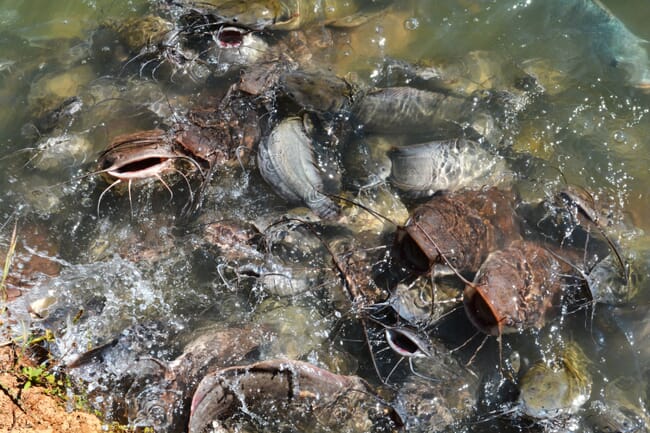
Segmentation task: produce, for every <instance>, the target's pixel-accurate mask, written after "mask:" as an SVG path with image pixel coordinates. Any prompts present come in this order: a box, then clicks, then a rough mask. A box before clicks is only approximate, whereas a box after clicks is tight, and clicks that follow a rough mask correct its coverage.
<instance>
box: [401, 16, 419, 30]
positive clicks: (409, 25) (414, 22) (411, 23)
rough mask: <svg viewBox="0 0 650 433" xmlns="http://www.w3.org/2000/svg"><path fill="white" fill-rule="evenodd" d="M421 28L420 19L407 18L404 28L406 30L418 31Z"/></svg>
mask: <svg viewBox="0 0 650 433" xmlns="http://www.w3.org/2000/svg"><path fill="white" fill-rule="evenodd" d="M419 26H420V21H418V19H417V18H415V17H411V18H407V19H406V20H405V21H404V28H405V29H406V30H415V29H417V28H418V27H419Z"/></svg>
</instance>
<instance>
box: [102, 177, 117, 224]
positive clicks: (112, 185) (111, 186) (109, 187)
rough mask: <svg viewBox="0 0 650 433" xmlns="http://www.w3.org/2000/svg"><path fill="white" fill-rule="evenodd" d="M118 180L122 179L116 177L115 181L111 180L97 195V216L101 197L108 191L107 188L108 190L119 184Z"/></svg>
mask: <svg viewBox="0 0 650 433" xmlns="http://www.w3.org/2000/svg"><path fill="white" fill-rule="evenodd" d="M120 182H122V180H121V179H117V180H116V181H115V182H113V183H112V184H110V185H109V186H108V187H107V188H105V189H104V191H102V193H101V194H100V195H99V199H98V200H97V218H99V206H100V205H101V203H102V198H103V197H104V194H106V193H107V192H108V190H110V189H111V188H113V187H114V186H116V185H117V184H119V183H120Z"/></svg>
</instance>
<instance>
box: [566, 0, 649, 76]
mask: <svg viewBox="0 0 650 433" xmlns="http://www.w3.org/2000/svg"><path fill="white" fill-rule="evenodd" d="M572 13H574V14H575V15H576V16H577V17H583V19H584V20H585V21H586V24H587V25H589V30H588V32H589V33H593V35H594V37H593V38H591V42H592V44H593V45H594V51H595V52H596V53H597V54H598V55H599V57H601V59H602V61H603V63H604V64H605V65H607V66H611V67H614V68H616V69H622V70H623V71H624V72H625V74H626V78H627V80H628V82H629V83H630V84H631V85H632V86H635V87H639V88H644V89H649V88H650V59H649V58H648V51H647V50H646V48H645V47H644V45H646V46H647V42H646V41H644V40H643V39H641V38H639V37H638V36H636V35H635V34H634V33H632V32H631V31H630V30H629V29H628V28H627V26H625V24H624V23H623V22H622V21H621V20H620V19H619V18H617V17H616V16H615V15H614V14H613V13H612V12H611V11H610V10H609V9H607V7H606V6H605V5H603V4H602V3H601V2H600V1H598V0H578V1H577V2H576V4H575V5H574V6H573V10H572Z"/></svg>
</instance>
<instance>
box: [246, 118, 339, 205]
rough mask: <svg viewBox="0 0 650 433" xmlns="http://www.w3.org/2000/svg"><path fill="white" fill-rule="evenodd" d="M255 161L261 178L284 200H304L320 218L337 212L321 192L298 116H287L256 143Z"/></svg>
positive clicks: (309, 140)
mask: <svg viewBox="0 0 650 433" xmlns="http://www.w3.org/2000/svg"><path fill="white" fill-rule="evenodd" d="M257 164H258V166H259V169H260V173H261V174H262V177H263V178H264V180H266V182H267V183H268V184H269V185H271V186H272V187H273V189H274V190H275V191H276V192H277V193H278V195H280V196H282V197H283V198H285V199H286V200H287V201H289V202H293V203H304V204H306V205H307V206H308V207H309V208H310V209H312V210H313V211H314V212H315V213H316V214H317V215H318V216H320V217H322V218H331V217H333V216H335V215H336V214H338V212H339V207H338V206H337V205H336V204H335V203H334V202H333V201H332V200H331V199H330V198H329V197H327V196H326V195H324V194H323V193H321V191H322V190H323V180H322V178H321V175H320V173H319V172H318V169H317V168H316V166H315V165H314V151H313V148H312V145H311V138H310V137H309V136H308V135H307V133H306V132H305V129H304V126H303V122H302V119H300V118H298V117H291V118H287V119H285V120H283V121H282V122H281V123H280V124H279V125H277V126H276V127H275V128H274V129H273V131H271V133H270V134H269V137H268V139H267V140H265V141H263V142H262V143H261V144H260V147H259V152H258V154H257Z"/></svg>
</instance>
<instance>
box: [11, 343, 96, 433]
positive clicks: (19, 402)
mask: <svg viewBox="0 0 650 433" xmlns="http://www.w3.org/2000/svg"><path fill="white" fill-rule="evenodd" d="M24 366H32V367H33V366H34V365H33V364H31V363H30V361H29V360H28V359H27V358H25V357H24V356H22V355H20V352H19V350H18V349H17V348H16V347H15V346H12V345H9V346H4V347H0V433H4V432H12V433H26V432H39V433H41V432H42V433H58V432H61V433H64V432H65V433H68V432H75V433H77V432H79V433H96V432H97V433H99V432H105V431H106V430H102V422H101V421H100V419H99V418H97V417H96V416H94V415H91V414H89V413H85V412H81V411H77V410H75V411H72V412H68V411H66V408H65V402H64V401H63V400H62V399H61V398H59V397H56V396H53V395H50V394H51V389H50V390H48V388H47V387H40V386H31V387H29V389H26V390H24V389H23V388H24V384H25V381H26V378H25V376H24V375H23V374H22V367H24ZM48 392H49V393H48Z"/></svg>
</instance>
